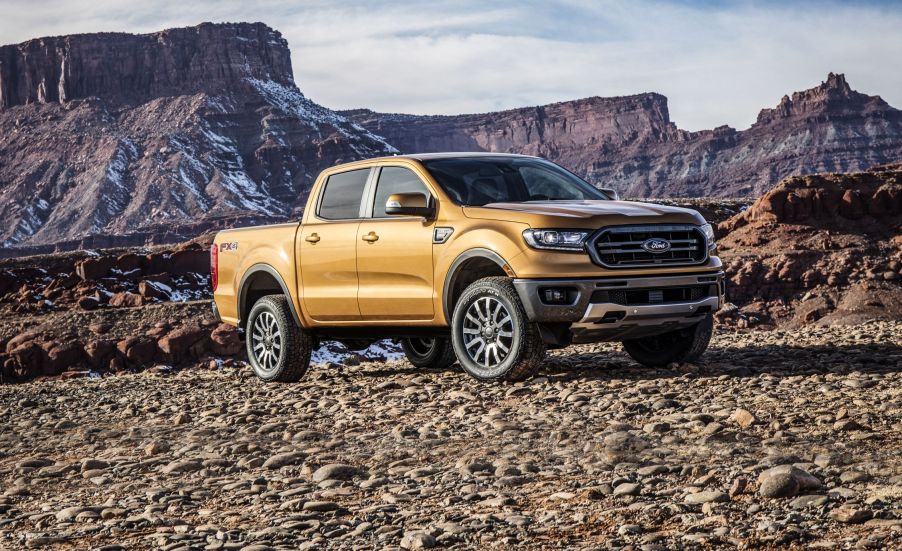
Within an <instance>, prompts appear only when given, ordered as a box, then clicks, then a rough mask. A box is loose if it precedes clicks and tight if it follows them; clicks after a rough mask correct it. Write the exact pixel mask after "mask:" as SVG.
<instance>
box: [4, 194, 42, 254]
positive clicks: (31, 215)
mask: <svg viewBox="0 0 902 551" xmlns="http://www.w3.org/2000/svg"><path fill="white" fill-rule="evenodd" d="M49 214H50V204H49V203H47V201H45V200H43V199H38V200H37V201H35V202H34V203H32V204H30V205H28V206H27V207H25V208H24V209H22V215H21V218H20V219H19V223H18V224H16V229H15V230H14V231H13V234H12V235H11V236H10V237H9V239H6V240H4V241H3V246H4V247H9V246H12V245H15V244H16V243H18V242H20V241H22V240H23V239H27V238H29V237H31V236H32V235H34V234H35V232H37V231H38V230H39V229H41V226H43V225H44V223H45V222H47V217H48V215H49Z"/></svg>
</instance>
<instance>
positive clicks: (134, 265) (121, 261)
mask: <svg viewBox="0 0 902 551" xmlns="http://www.w3.org/2000/svg"><path fill="white" fill-rule="evenodd" d="M142 260H143V258H142V257H140V256H138V255H136V254H134V253H126V254H123V255H121V256H119V257H118V258H116V265H115V268H116V269H117V270H119V271H120V272H122V273H129V272H133V271H135V270H140V269H141V264H142Z"/></svg>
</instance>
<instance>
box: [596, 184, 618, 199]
mask: <svg viewBox="0 0 902 551" xmlns="http://www.w3.org/2000/svg"><path fill="white" fill-rule="evenodd" d="M598 189H600V190H601V192H602V193H604V194H605V195H607V196H608V197H610V198H611V199H613V200H614V201H619V200H620V194H619V193H617V190H616V189H614V188H609V187H602V188H598Z"/></svg>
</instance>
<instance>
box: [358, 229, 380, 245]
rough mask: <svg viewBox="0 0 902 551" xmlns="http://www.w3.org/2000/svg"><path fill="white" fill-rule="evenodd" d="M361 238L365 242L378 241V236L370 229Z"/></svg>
mask: <svg viewBox="0 0 902 551" xmlns="http://www.w3.org/2000/svg"><path fill="white" fill-rule="evenodd" d="M361 239H363V240H364V241H366V242H367V243H375V242H376V241H379V236H378V235H376V232H374V231H371V232H370V233H368V234H366V235H364V236H363V237H362V238H361Z"/></svg>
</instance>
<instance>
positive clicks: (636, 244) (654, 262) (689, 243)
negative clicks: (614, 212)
mask: <svg viewBox="0 0 902 551" xmlns="http://www.w3.org/2000/svg"><path fill="white" fill-rule="evenodd" d="M650 239H655V240H663V241H666V242H668V243H669V244H670V248H669V250H667V251H666V252H649V251H647V250H645V249H644V248H643V244H645V243H646V242H648V240H650ZM591 252H592V253H593V254H592V259H593V260H594V261H595V263H596V264H600V265H602V266H605V267H608V268H627V267H633V266H662V265H667V266H679V265H690V264H701V263H702V262H704V261H705V260H707V258H708V246H707V243H706V242H705V236H704V234H703V233H702V232H701V230H699V229H698V228H697V227H696V226H689V225H686V226H682V225H681V226H665V225H661V226H614V227H611V228H605V229H603V230H601V231H599V232H598V234H597V235H596V236H595V238H594V240H593V241H592V244H591Z"/></svg>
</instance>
